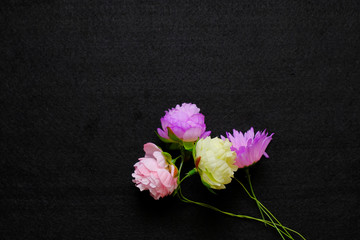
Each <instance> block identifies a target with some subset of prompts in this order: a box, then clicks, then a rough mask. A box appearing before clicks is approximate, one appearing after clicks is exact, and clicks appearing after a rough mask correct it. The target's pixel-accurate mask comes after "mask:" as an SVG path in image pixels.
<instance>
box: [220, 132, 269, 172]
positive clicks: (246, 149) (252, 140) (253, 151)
mask: <svg viewBox="0 0 360 240" xmlns="http://www.w3.org/2000/svg"><path fill="white" fill-rule="evenodd" d="M273 135H274V134H273V133H272V134H271V135H270V136H268V134H267V133H266V131H265V130H264V131H263V132H256V134H255V136H254V128H250V130H249V131H247V132H246V133H245V134H243V133H242V132H238V131H236V130H235V129H234V130H233V135H231V134H230V133H228V132H227V133H226V136H227V138H228V139H229V141H230V142H231V143H232V147H231V150H232V151H235V152H236V155H237V157H236V159H235V165H237V166H238V167H239V168H244V167H248V166H250V165H252V164H254V163H256V162H257V161H259V160H260V158H261V157H262V155H264V156H265V157H266V158H269V156H268V155H267V153H266V152H265V149H266V147H267V146H268V145H269V143H270V141H271V139H272V136H273ZM222 138H224V137H222Z"/></svg>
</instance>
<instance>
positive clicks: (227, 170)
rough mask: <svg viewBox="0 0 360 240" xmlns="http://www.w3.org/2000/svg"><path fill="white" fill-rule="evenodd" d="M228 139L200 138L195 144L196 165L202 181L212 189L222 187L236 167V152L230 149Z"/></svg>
mask: <svg viewBox="0 0 360 240" xmlns="http://www.w3.org/2000/svg"><path fill="white" fill-rule="evenodd" d="M230 147H231V143H230V142H229V140H228V139H225V140H222V139H220V138H218V137H216V138H211V137H207V138H205V139H200V140H199V141H198V142H197V144H196V163H195V164H196V166H197V168H198V172H199V174H200V177H201V179H202V181H203V182H205V183H207V184H209V186H210V187H211V188H213V189H224V188H225V184H228V183H230V182H231V178H232V177H233V176H234V172H235V171H236V170H237V169H238V167H237V166H236V165H234V163H235V158H236V153H235V152H233V151H231V150H230Z"/></svg>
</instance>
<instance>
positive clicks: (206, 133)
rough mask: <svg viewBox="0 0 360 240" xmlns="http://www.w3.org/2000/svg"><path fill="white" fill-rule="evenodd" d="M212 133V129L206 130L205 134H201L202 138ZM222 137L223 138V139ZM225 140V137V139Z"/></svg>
mask: <svg viewBox="0 0 360 240" xmlns="http://www.w3.org/2000/svg"><path fill="white" fill-rule="evenodd" d="M210 134H211V131H206V132H204V133H203V134H201V136H200V138H204V139H205V138H207V137H208V136H210ZM221 137H222V138H223V136H221ZM222 138H221V139H222ZM223 140H224V139H223Z"/></svg>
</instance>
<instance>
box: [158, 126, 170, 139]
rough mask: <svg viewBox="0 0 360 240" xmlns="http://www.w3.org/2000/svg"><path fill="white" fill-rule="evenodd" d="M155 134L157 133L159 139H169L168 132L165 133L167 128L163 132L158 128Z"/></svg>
mask: <svg viewBox="0 0 360 240" xmlns="http://www.w3.org/2000/svg"><path fill="white" fill-rule="evenodd" d="M157 132H158V134H159V135H160V137H163V138H166V139H169V136H168V132H167V128H166V130H165V131H164V130H162V129H160V128H158V129H157Z"/></svg>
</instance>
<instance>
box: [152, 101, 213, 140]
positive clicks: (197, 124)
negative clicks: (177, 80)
mask: <svg viewBox="0 0 360 240" xmlns="http://www.w3.org/2000/svg"><path fill="white" fill-rule="evenodd" d="M204 118H205V117H204V115H203V114H201V113H200V109H199V108H198V107H197V106H196V105H195V104H192V103H183V104H182V105H181V106H179V105H176V107H175V108H172V109H169V110H168V111H165V116H164V117H162V118H161V126H162V129H160V128H158V129H157V132H158V134H159V135H160V136H161V137H163V138H166V139H169V136H168V129H167V128H168V127H169V128H170V129H171V130H172V131H173V132H174V134H175V135H176V136H177V137H178V138H179V139H181V140H183V141H184V142H193V141H196V140H197V139H198V138H199V137H200V138H205V137H207V136H209V135H210V133H211V132H210V131H207V132H205V130H206V125H205V123H204Z"/></svg>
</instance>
